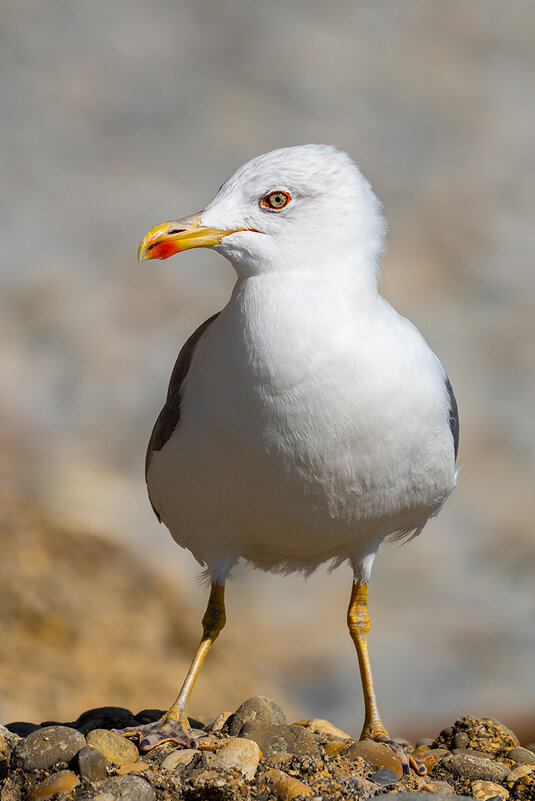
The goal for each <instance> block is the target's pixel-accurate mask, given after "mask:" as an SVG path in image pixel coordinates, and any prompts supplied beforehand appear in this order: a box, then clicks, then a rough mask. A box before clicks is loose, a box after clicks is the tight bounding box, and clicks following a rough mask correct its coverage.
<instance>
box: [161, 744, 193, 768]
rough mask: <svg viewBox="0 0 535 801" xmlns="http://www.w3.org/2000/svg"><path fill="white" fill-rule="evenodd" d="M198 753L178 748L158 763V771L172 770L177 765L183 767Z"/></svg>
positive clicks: (190, 749) (189, 749)
mask: <svg viewBox="0 0 535 801" xmlns="http://www.w3.org/2000/svg"><path fill="white" fill-rule="evenodd" d="M198 753H199V752H198V751H196V750H195V749H194V748H178V749H177V750H176V751H171V753H170V754H167V756H166V757H165V759H162V761H161V762H160V770H174V769H175V768H176V767H178V765H180V766H181V767H185V766H186V765H189V763H190V762H191V760H192V759H193V757H194V756H195V754H198Z"/></svg>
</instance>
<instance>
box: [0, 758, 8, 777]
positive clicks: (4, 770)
mask: <svg viewBox="0 0 535 801" xmlns="http://www.w3.org/2000/svg"><path fill="white" fill-rule="evenodd" d="M8 773H9V760H8V758H7V757H6V756H5V755H4V754H0V781H1V780H2V779H5V778H6V776H7V774H8Z"/></svg>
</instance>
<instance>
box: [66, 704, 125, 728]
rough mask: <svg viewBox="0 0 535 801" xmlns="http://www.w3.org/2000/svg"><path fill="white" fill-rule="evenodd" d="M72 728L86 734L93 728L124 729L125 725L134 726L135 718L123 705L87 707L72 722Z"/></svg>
mask: <svg viewBox="0 0 535 801" xmlns="http://www.w3.org/2000/svg"><path fill="white" fill-rule="evenodd" d="M72 725H73V726H74V728H76V729H78V731H80V732H82V734H87V733H88V732H90V731H92V730H93V729H124V728H126V726H135V725H136V720H135V719H134V716H133V715H132V713H131V712H130V710H129V709H126V708H125V707H123V706H98V707H96V708H95V709H88V710H87V712H84V713H83V714H82V715H80V717H79V718H78V720H76V721H75V722H74V723H73V724H72Z"/></svg>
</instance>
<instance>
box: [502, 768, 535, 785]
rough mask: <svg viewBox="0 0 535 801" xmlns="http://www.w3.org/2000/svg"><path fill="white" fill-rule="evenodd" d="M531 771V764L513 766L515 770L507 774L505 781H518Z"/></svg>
mask: <svg viewBox="0 0 535 801" xmlns="http://www.w3.org/2000/svg"><path fill="white" fill-rule="evenodd" d="M530 773H533V767H532V766H531V765H519V766H518V767H517V768H513V770H512V771H511V772H510V773H508V774H507V776H506V777H505V781H506V782H517V781H518V780H519V779H521V778H522V777H523V776H528V775H529V774H530Z"/></svg>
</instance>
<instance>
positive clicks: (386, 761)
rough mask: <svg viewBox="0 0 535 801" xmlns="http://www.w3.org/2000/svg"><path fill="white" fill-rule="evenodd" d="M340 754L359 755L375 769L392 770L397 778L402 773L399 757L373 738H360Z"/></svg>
mask: <svg viewBox="0 0 535 801" xmlns="http://www.w3.org/2000/svg"><path fill="white" fill-rule="evenodd" d="M340 756H342V757H345V759H357V757H361V759H364V760H366V762H369V763H370V765H372V767H374V768H375V769H376V770H380V768H387V769H388V770H393V771H394V773H395V774H396V776H397V777H398V779H401V777H402V775H403V766H402V764H401V759H400V758H399V757H398V756H396V754H395V753H394V752H393V751H391V750H390V748H388V746H386V745H383V743H376V742H374V741H373V740H361V741H360V742H358V743H353V744H352V745H350V746H349V748H346V750H345V751H342V753H341V754H340Z"/></svg>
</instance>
